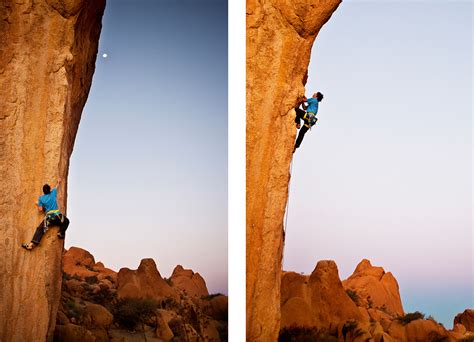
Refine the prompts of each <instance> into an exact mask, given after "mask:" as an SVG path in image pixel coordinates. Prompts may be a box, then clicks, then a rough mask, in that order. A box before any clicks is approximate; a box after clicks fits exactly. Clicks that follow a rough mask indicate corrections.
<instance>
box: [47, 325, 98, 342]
mask: <svg viewBox="0 0 474 342" xmlns="http://www.w3.org/2000/svg"><path fill="white" fill-rule="evenodd" d="M54 340H55V341H58V342H59V341H67V342H95V340H96V339H95V337H94V335H92V333H91V332H90V331H89V330H87V329H86V328H85V327H82V326H79V325H75V324H71V323H69V324H66V325H57V326H56V330H55V332H54Z"/></svg>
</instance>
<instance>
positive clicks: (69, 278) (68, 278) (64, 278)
mask: <svg viewBox="0 0 474 342" xmlns="http://www.w3.org/2000/svg"><path fill="white" fill-rule="evenodd" d="M71 279H72V276H71V275H70V274H67V273H64V272H63V280H71Z"/></svg>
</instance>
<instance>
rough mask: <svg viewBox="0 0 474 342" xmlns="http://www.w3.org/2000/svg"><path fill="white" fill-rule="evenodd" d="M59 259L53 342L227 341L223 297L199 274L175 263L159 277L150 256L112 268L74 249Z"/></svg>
mask: <svg viewBox="0 0 474 342" xmlns="http://www.w3.org/2000/svg"><path fill="white" fill-rule="evenodd" d="M63 259H64V263H63V264H64V269H63V285H62V291H61V300H60V303H59V311H58V315H57V318H56V327H55V332H54V340H55V341H58V342H59V341H96V342H98V341H110V342H118V341H214V342H219V341H226V340H227V319H228V314H227V312H228V311H227V310H228V308H227V306H228V301H227V296H224V295H222V294H212V295H209V291H208V289H207V286H206V283H205V280H204V278H202V277H201V276H200V275H199V273H195V272H194V271H192V270H189V269H184V268H183V267H182V266H181V265H178V266H176V268H175V270H174V271H173V273H172V275H171V276H170V277H169V278H163V277H162V276H161V274H160V272H159V271H158V268H157V266H156V263H155V261H154V260H153V259H143V260H142V261H141V262H140V265H139V266H138V268H137V269H136V270H131V269H129V268H122V269H120V270H119V271H118V272H115V271H113V270H111V269H109V268H107V267H105V266H104V264H103V263H101V262H96V261H95V258H94V257H93V256H92V254H90V253H89V252H88V251H86V250H84V249H82V248H78V247H71V248H70V249H69V250H67V251H65V253H64V255H63ZM173 278H174V279H175V280H178V281H176V282H175V281H174V280H173ZM193 278H195V279H194V280H196V281H195V282H194V281H193ZM196 284H197V285H196Z"/></svg>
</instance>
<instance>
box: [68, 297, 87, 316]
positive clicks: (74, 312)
mask: <svg viewBox="0 0 474 342" xmlns="http://www.w3.org/2000/svg"><path fill="white" fill-rule="evenodd" d="M83 313H84V309H83V308H82V307H80V306H79V305H77V304H76V302H75V300H74V299H72V298H69V299H68V300H67V302H66V310H65V314H66V316H68V317H74V318H76V319H77V320H79V319H80V318H81V317H82V314H83Z"/></svg>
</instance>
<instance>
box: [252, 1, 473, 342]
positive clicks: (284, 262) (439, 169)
mask: <svg viewBox="0 0 474 342" xmlns="http://www.w3.org/2000/svg"><path fill="white" fill-rule="evenodd" d="M472 16H473V3H472V2H463V1H454V2H448V1H444V2H443V1H440V2H430V3H428V2H420V1H399V2H375V1H360V2H359V1H354V2H349V3H346V2H344V3H342V2H341V1H339V0H324V1H323V0H318V1H299V0H281V1H277V0H268V1H257V0H247V18H246V21H247V22H246V27H247V33H246V42H247V50H246V61H247V89H246V100H247V104H246V106H247V107H246V108H247V128H246V134H247V138H246V139H247V141H246V144H247V145H246V177H247V183H246V187H247V188H246V193H247V204H246V210H247V217H246V230H247V246H246V258H247V280H246V286H247V287H246V291H247V303H246V304H247V312H246V313H247V327H246V328H247V340H248V341H376V342H379V341H459V340H465V341H468V340H473V339H474V310H473V309H474V295H473V292H472V289H473V288H474V284H473V277H474V272H473V259H472V255H473V254H472V252H473V240H472V93H473V89H472V58H473V56H472V44H473V43H472V38H473V37H472Z"/></svg>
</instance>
